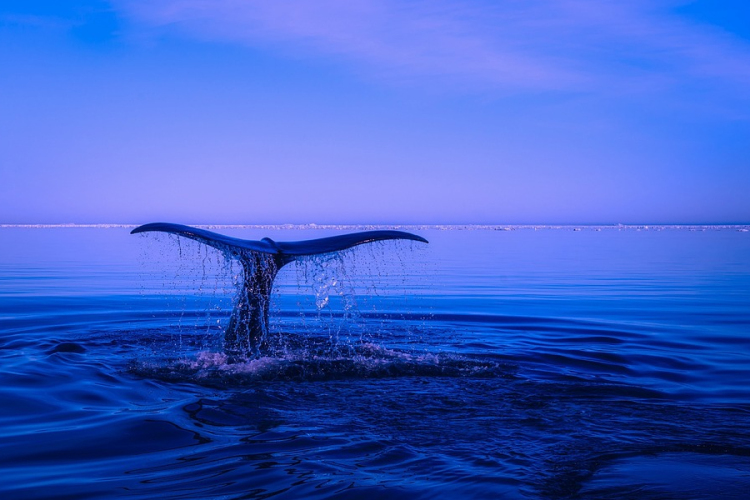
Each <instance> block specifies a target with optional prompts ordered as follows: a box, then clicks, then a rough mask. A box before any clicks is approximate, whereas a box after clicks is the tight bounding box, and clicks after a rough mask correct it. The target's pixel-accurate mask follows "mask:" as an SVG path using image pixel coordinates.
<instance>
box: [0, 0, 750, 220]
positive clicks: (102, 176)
mask: <svg viewBox="0 0 750 500" xmlns="http://www.w3.org/2000/svg"><path fill="white" fill-rule="evenodd" d="M153 221H169V222H177V223H185V224H212V223H216V224H219V223H224V224H277V223H279V224H282V223H296V224H305V223H318V224H470V223H476V224H565V223H569V224H616V223H623V224H691V223H696V224H714V223H750V2H748V1H747V0H697V1H688V0H682V1H681V0H628V1H622V0H492V1H490V0H450V1H449V0H315V1H313V0H275V1H268V0H150V1H142V0H109V1H107V0H55V1H37V0H0V224H2V223H5V224H32V223H41V224H58V223H86V224H89V223H134V224H138V223H146V222H153Z"/></svg>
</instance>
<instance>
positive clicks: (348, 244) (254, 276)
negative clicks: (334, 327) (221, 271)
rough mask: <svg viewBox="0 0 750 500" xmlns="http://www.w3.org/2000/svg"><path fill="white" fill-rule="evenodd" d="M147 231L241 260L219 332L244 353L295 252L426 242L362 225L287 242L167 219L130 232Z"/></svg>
mask: <svg viewBox="0 0 750 500" xmlns="http://www.w3.org/2000/svg"><path fill="white" fill-rule="evenodd" d="M149 231H158V232H162V233H171V234H176V235H178V236H182V237H185V238H190V239H192V240H196V241H200V242H201V243H204V244H206V245H209V246H212V247H214V248H217V249H218V250H220V251H222V252H224V253H225V254H228V255H231V256H232V257H235V258H237V259H238V260H239V261H240V262H241V263H242V267H243V271H244V273H243V274H244V282H243V284H242V287H241V288H240V291H239V296H238V297H237V300H236V302H235V304H234V309H233V311H232V316H231V318H230V320H229V325H228V326H227V329H226V331H225V333H224V348H225V350H226V351H227V352H228V353H230V354H233V355H241V356H245V357H247V356H251V355H258V354H259V353H260V349H261V348H262V347H263V343H264V340H265V338H266V333H267V332H268V307H269V305H270V297H271V291H272V290H273V280H274V279H275V278H276V274H277V273H278V272H279V269H281V268H282V267H284V266H285V265H287V264H289V263H290V262H293V261H294V260H296V259H298V258H300V257H305V256H310V255H320V254H327V253H334V252H340V251H341V250H346V249H347V248H352V247H354V246H357V245H362V244H364V243H372V242H375V241H384V240H413V241H420V242H423V243H427V240H426V239H424V238H422V237H421V236H417V235H415V234H411V233H406V232H403V231H363V232H360V233H350V234H342V235H339V236H331V237H328V238H319V239H315V240H305V241H288V242H282V241H279V242H276V241H273V240H272V239H270V238H263V239H262V240H260V241H256V240H243V239H239V238H232V237H231V236H226V235H223V234H219V233H214V232H212V231H206V230H205V229H199V228H195V227H191V226H184V225H182V224H172V223H169V222H154V223H151V224H145V225H143V226H139V227H137V228H135V229H133V230H132V231H131V234H136V233H145V232H149Z"/></svg>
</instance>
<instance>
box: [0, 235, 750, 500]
mask: <svg viewBox="0 0 750 500" xmlns="http://www.w3.org/2000/svg"><path fill="white" fill-rule="evenodd" d="M226 232H228V233H231V234H232V235H234V236H239V237H244V238H249V239H260V238H261V237H263V236H270V237H272V238H273V239H275V240H281V241H283V240H295V239H308V238H315V237H321V236H326V235H329V234H333V233H332V232H330V231H329V232H325V231H313V230H304V231H303V230H298V231H293V230H289V229H283V230H277V231H273V230H270V229H264V230H262V231H260V230H257V229H241V228H238V229H230V230H227V231H226ZM415 232H418V233H419V234H421V235H422V236H425V237H426V238H427V239H429V240H430V242H431V243H430V245H428V246H425V247H421V246H419V245H410V244H408V243H393V242H392V243H384V244H382V245H374V246H373V247H372V248H367V247H361V248H360V249H357V250H354V251H351V252H346V253H345V254H344V255H343V256H342V258H341V259H333V260H326V259H318V260H310V261H303V262H301V263H299V264H295V265H294V266H290V267H289V269H286V268H285V270H284V272H282V273H281V274H280V275H279V277H278V283H277V288H276V291H275V292H274V296H273V306H272V313H271V314H272V325H271V343H270V346H269V352H268V353H267V355H266V356H264V357H261V358H258V359H254V360H249V361H242V362H237V360H232V359H229V358H228V357H227V356H225V355H224V354H223V352H222V346H221V337H222V336H221V333H222V329H223V328H224V327H225V326H226V322H227V321H228V318H229V314H230V312H231V300H232V296H233V293H234V291H235V283H236V276H235V274H236V273H237V272H238V267H239V266H236V265H235V266H233V265H231V263H230V264H227V263H226V262H225V261H224V259H223V257H221V256H220V255H218V252H215V251H213V250H210V249H207V248H205V247H202V246H200V245H198V244H194V243H192V242H185V241H184V240H183V241H182V242H179V243H178V242H177V241H176V240H175V239H171V238H169V237H161V238H154V237H153V236H150V237H135V236H129V235H128V234H127V233H128V229H125V228H111V229H100V228H91V229H81V228H67V229H19V228H0V243H1V244H0V257H1V258H0V322H1V323H0V360H1V361H0V470H3V478H4V481H3V483H2V485H0V491H2V492H3V495H4V496H7V497H9V498H103V497H112V496H127V497H134V498H151V497H154V496H157V495H159V496H164V497H177V498H268V497H274V496H275V497H277V498H303V497H304V498H307V497H312V498H363V497H365V498H409V499H413V498H445V497H457V498H458V497H460V498H487V497H504V498H543V499H563V498H581V499H594V498H597V499H600V498H612V499H615V498H618V499H619V498H623V499H624V498H636V497H637V498H645V499H656V498H677V499H688V498H690V499H704V498H706V499H707V498H743V496H742V495H743V494H744V492H745V491H747V488H748V487H750V476H749V475H748V471H749V470H750V469H749V466H750V462H748V460H750V446H748V443H750V439H749V438H750V433H749V432H748V431H747V429H750V406H748V393H747V387H750V372H748V370H747V366H748V361H750V359H749V358H750V349H748V347H747V345H748V343H747V341H746V337H747V335H748V332H749V331H750V330H749V327H750V308H748V306H747V297H748V296H749V295H750V294H749V292H750V262H748V260H747V258H746V256H747V255H750V238H749V237H748V233H746V232H739V231H737V230H736V228H723V229H721V230H716V229H715V228H709V230H706V231H690V230H689V229H666V230H661V231H654V230H641V231H636V230H635V229H632V228H631V229H626V230H618V229H616V228H604V229H603V230H601V231H595V230H594V229H593V228H591V229H587V228H582V230H581V231H572V230H570V229H567V228H559V229H537V230H535V229H534V228H527V229H519V230H515V231H493V230H475V231H469V230H464V231H437V230H422V231H415Z"/></svg>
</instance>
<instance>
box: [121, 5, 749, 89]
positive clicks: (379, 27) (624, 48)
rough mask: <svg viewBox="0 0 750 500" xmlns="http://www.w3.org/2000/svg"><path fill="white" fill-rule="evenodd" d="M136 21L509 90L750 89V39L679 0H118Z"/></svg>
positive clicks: (380, 70)
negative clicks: (688, 11)
mask: <svg viewBox="0 0 750 500" xmlns="http://www.w3.org/2000/svg"><path fill="white" fill-rule="evenodd" d="M117 1H118V2H119V3H118V5H119V6H120V7H121V8H122V9H123V10H124V11H125V12H126V13H127V15H129V16H130V17H131V18H133V19H135V20H136V21H137V22H138V23H142V24H146V25H148V26H150V27H163V28H164V27H166V28H169V29H178V30H181V31H182V32H184V33H186V34H188V35H190V36H195V37H200V38H202V39H206V40H219V41H230V42H238V43H243V44H247V45H251V46H266V47H268V46H270V47H273V48H275V49H277V50H283V51H285V52H287V53H291V54H301V55H305V56H321V57H327V58H333V59H336V60H343V61H346V62H347V63H349V64H354V65H355V66H356V67H357V68H359V69H360V70H364V71H366V72H368V73H370V74H372V75H375V76H377V77H379V78H389V79H393V80H409V81H417V82H419V81H428V82H430V83H431V84H436V83H440V82H443V83H445V84H451V85H455V84H459V85H463V86H468V87H476V88H481V89H495V90H500V91H511V92H513V91H519V90H531V91H540V90H541V91H545V90H560V91H596V90H604V89H609V90H613V89H619V90H621V91H622V90H625V89H631V90H632V89H639V88H640V89H650V88H665V87H667V88H668V87H670V86H674V85H682V84H684V82H685V81H686V80H690V81H696V80H699V81H706V82H712V83H719V84H720V85H722V86H729V87H733V88H734V89H735V90H736V92H739V93H741V94H745V93H746V90H744V89H745V88H747V85H748V84H749V83H750V47H748V44H747V42H745V41H743V40H741V39H738V38H736V37H733V36H732V35H730V34H728V33H725V32H722V31H721V30H720V29H718V28H714V27H709V26H705V25H699V24H696V23H694V22H689V21H687V20H685V19H682V18H680V17H678V16H677V15H675V14H673V13H671V12H670V9H669V7H670V5H671V4H670V3H659V2H654V1H646V0H643V1H635V2H619V1H608V0H596V1H584V0H525V1H521V0H509V1H506V2H501V3H497V2H480V1H468V0H467V1H464V2H456V1H447V0H430V1H427V0H416V1H407V2H404V1H402V0H359V1H356V2H352V1H350V0H315V1H310V0H283V1H282V0H277V1H273V2H267V1H260V0H256V1H252V0H151V1H149V2H140V1H135V0H117Z"/></svg>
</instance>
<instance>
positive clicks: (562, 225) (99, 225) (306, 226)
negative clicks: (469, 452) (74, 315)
mask: <svg viewBox="0 0 750 500" xmlns="http://www.w3.org/2000/svg"><path fill="white" fill-rule="evenodd" d="M140 225H142V224H134V223H119V222H105V223H91V224H89V223H74V222H71V223H56V224H47V223H25V224H3V223H0V228H29V229H44V228H50V229H51V228H135V227H138V226H140ZM186 225H188V226H193V227H200V228H208V229H211V228H217V229H235V228H236V229H240V228H247V229H251V228H257V229H358V228H359V229H362V228H364V229H456V228H474V229H525V228H528V229H532V228H613V229H618V228H635V229H644V228H650V227H654V228H656V227H659V228H674V229H677V228H747V227H750V223H746V222H740V223H734V222H729V223H727V222H720V223H630V224H624V223H601V224H597V223H583V224H577V223H560V224H555V223H542V224H528V223H527V224H502V223H491V224H487V223H450V224H441V223H435V224H419V223H407V224H368V223H359V224H357V223H353V224H352V223H347V224H318V223H315V222H309V223H303V224H299V223H281V224H224V223H204V224H186Z"/></svg>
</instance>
